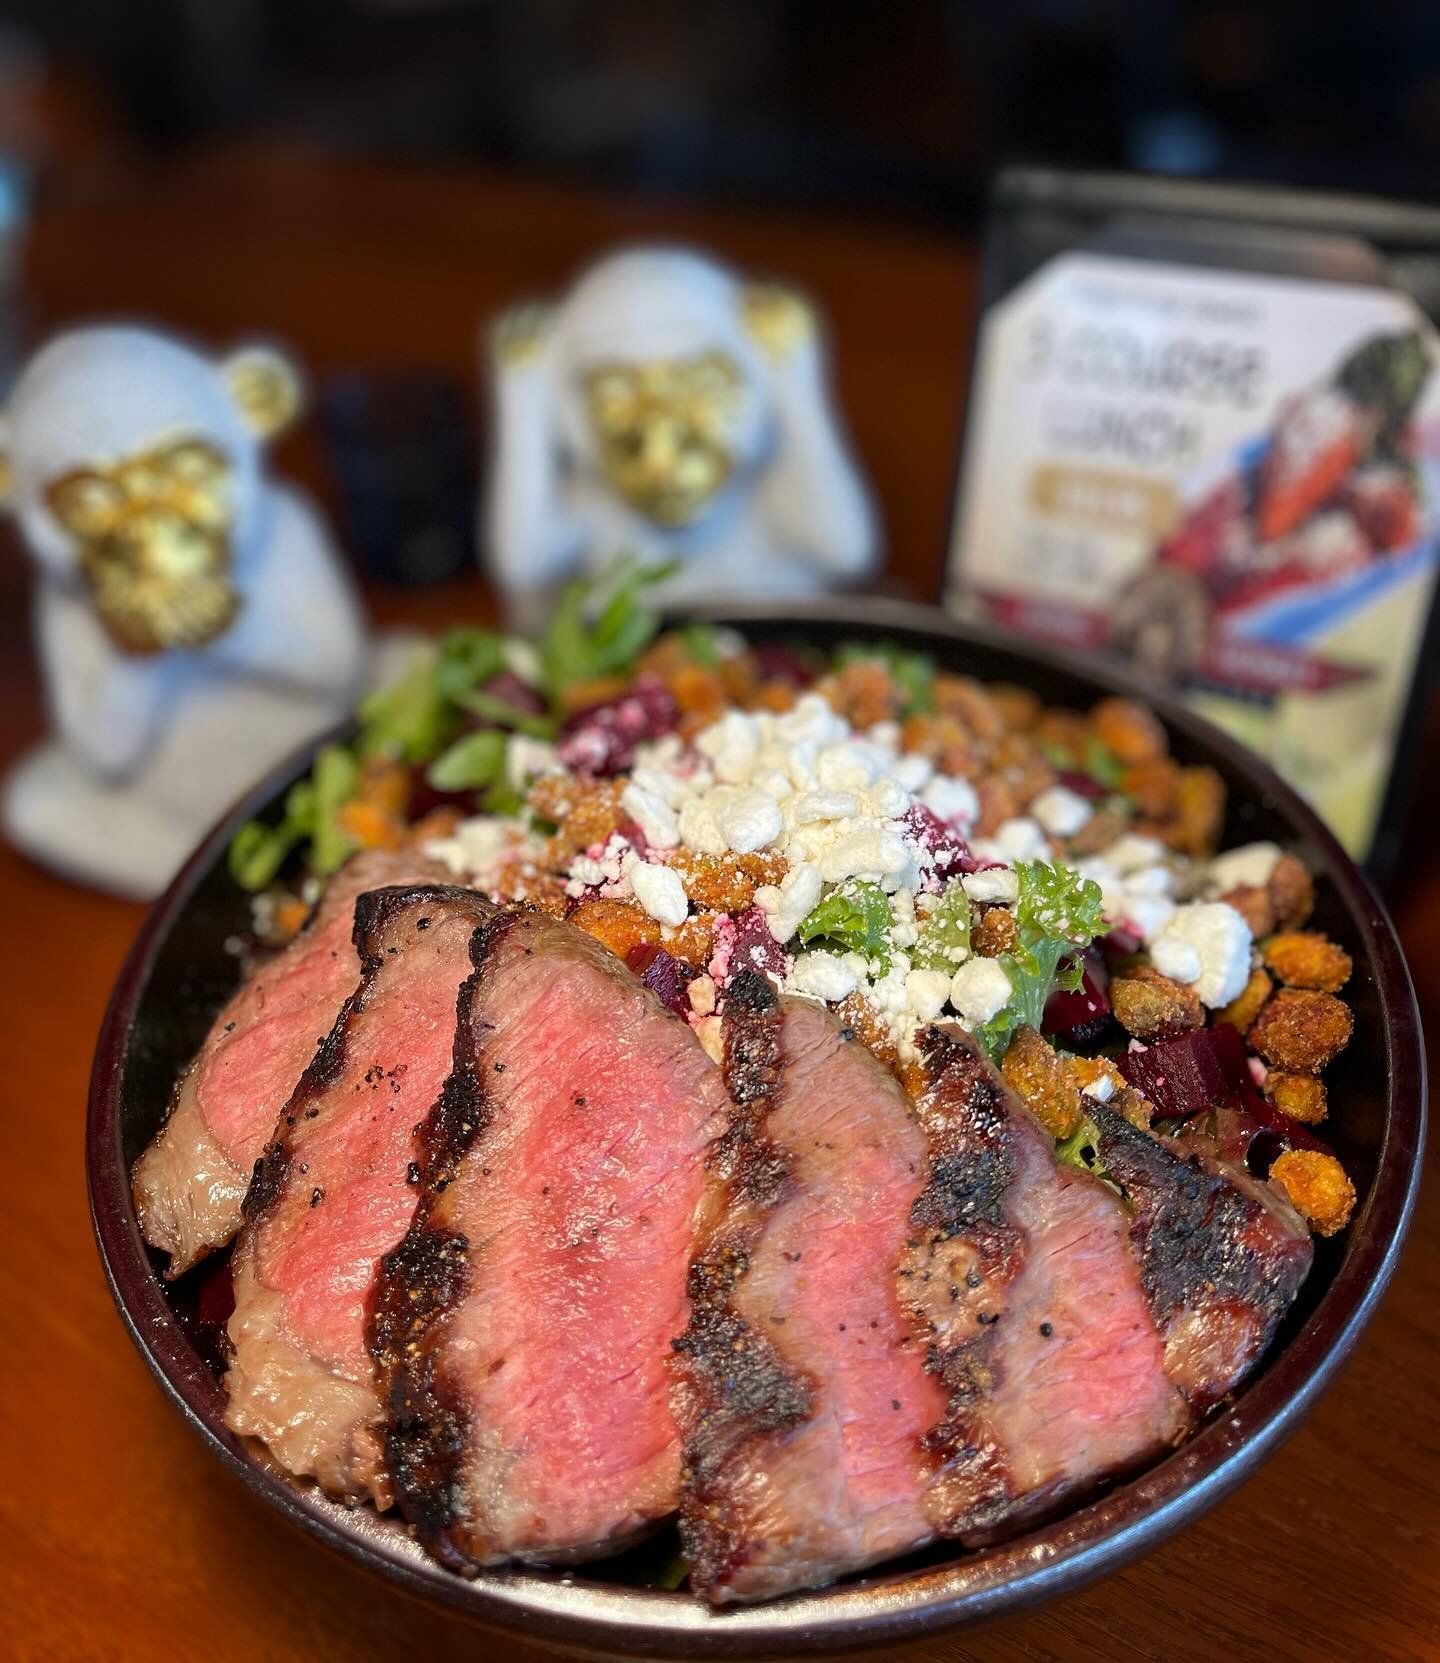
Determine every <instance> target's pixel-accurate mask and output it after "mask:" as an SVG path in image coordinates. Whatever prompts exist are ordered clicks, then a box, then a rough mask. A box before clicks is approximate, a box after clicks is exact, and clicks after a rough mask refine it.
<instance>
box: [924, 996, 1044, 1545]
mask: <svg viewBox="0 0 1440 1663" xmlns="http://www.w3.org/2000/svg"><path fill="white" fill-rule="evenodd" d="M919 1048H920V1054H921V1059H922V1062H923V1065H924V1069H925V1075H926V1080H927V1084H926V1086H925V1089H924V1090H923V1091H922V1092H921V1094H920V1096H919V1098H918V1100H917V1102H916V1110H917V1112H918V1114H919V1117H920V1122H921V1125H922V1126H923V1127H924V1128H925V1131H926V1133H927V1135H928V1137H929V1140H930V1151H931V1155H930V1170H929V1173H928V1175H927V1177H926V1181H925V1186H924V1188H923V1189H922V1190H921V1192H920V1194H919V1195H918V1196H917V1197H916V1200H915V1204H914V1206H913V1208H912V1209H911V1213H910V1223H911V1227H912V1234H911V1235H910V1236H909V1237H908V1238H907V1239H906V1242H905V1248H904V1252H903V1254H902V1256H901V1261H900V1270H899V1275H900V1293H901V1301H902V1303H903V1304H904V1305H905V1307H906V1308H907V1310H909V1312H910V1313H911V1315H912V1317H913V1318H914V1320H915V1322H916V1324H917V1330H918V1332H919V1333H920V1334H921V1335H922V1336H923V1337H924V1338H925V1342H926V1354H925V1366H926V1368H927V1369H928V1370H929V1371H930V1372H931V1373H933V1374H936V1375H938V1376H939V1378H940V1380H941V1382H942V1383H943V1384H944V1386H945V1388H946V1390H947V1392H948V1393H949V1397H948V1401H947V1404H946V1409H945V1417H944V1419H943V1420H942V1421H940V1423H939V1424H938V1425H937V1426H935V1427H934V1428H933V1429H932V1430H931V1432H930V1433H929V1434H928V1435H927V1437H926V1439H925V1447H926V1449H927V1451H928V1452H929V1453H930V1454H931V1456H932V1457H933V1458H934V1461H935V1465H936V1471H937V1474H942V1475H943V1476H941V1477H940V1478H939V1481H938V1482H937V1483H936V1484H935V1485H934V1487H933V1489H932V1492H931V1498H930V1500H931V1505H932V1511H935V1512H936V1513H937V1514H938V1516H936V1517H935V1523H936V1526H937V1528H938V1529H941V1530H943V1531H945V1532H947V1533H950V1534H960V1533H962V1532H964V1531H967V1530H973V1529H984V1528H986V1527H988V1526H989V1525H990V1524H993V1523H994V1522H996V1521H997V1520H999V1519H1000V1518H1001V1517H1002V1516H1003V1515H1004V1514H1005V1512H1006V1511H1007V1510H1008V1509H1009V1507H1010V1506H1011V1504H1012V1502H1013V1501H1014V1499H1015V1497H1014V1494H1013V1487H1012V1485H1011V1482H1010V1475H1009V1470H1008V1464H1007V1461H1006V1457H1005V1452H1004V1450H1003V1449H1002V1448H1001V1447H1000V1445H999V1443H998V1441H997V1440H996V1438H995V1437H994V1435H993V1433H992V1432H991V1430H990V1429H989V1426H988V1424H987V1420H986V1418H985V1416H984V1415H983V1413H982V1412H981V1411H982V1409H983V1406H984V1404H985V1402H986V1400H987V1399H988V1398H989V1397H990V1396H991V1395H992V1394H993V1393H994V1392H995V1391H996V1390H997V1389H998V1388H999V1386H1000V1384H1001V1381H1000V1380H999V1378H998V1363H997V1359H996V1356H995V1353H996V1350H997V1340H998V1333H999V1323H1000V1319H1001V1316H1002V1314H1003V1312H1004V1307H1005V1289H1006V1287H1007V1286H1008V1285H1009V1284H1010V1283H1011V1282H1012V1281H1013V1280H1014V1278H1015V1277H1016V1276H1017V1275H1018V1273H1019V1271H1020V1268H1021V1266H1022V1264H1023V1262H1024V1257H1025V1248H1026V1242H1025V1233H1024V1231H1023V1230H1021V1229H1020V1228H1018V1227H1017V1226H1016V1225H1014V1224H1012V1223H1010V1222H1008V1220H1007V1217H1006V1209H1005V1197H1006V1192H1007V1191H1008V1190H1009V1188H1010V1186H1011V1184H1012V1183H1013V1182H1014V1181H1015V1161H1014V1157H1013V1154H1012V1151H1011V1149H1010V1146H1009V1122H1010V1109H1009V1106H1008V1101H1007V1096H1006V1090H1005V1087H1004V1086H1003V1084H1002V1083H1001V1082H1000V1081H999V1080H998V1079H997V1078H996V1077H995V1075H994V1073H993V1072H992V1070H991V1068H990V1066H989V1064H988V1063H987V1062H986V1060H985V1058H984V1056H983V1055H982V1053H981V1052H980V1050H979V1047H978V1046H977V1045H976V1043H975V1041H974V1040H973V1039H971V1038H970V1036H969V1035H968V1034H966V1033H963V1032H962V1031H960V1030H958V1029H940V1028H927V1029H925V1030H924V1032H923V1033H922V1034H921V1035H920V1036H919Z"/></svg>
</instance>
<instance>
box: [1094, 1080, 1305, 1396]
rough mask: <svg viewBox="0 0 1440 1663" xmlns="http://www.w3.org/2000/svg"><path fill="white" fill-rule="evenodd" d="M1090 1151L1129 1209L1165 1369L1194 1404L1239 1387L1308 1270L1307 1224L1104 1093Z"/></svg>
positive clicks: (1269, 1193) (1254, 1183)
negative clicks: (1145, 1128) (1138, 1121)
mask: <svg viewBox="0 0 1440 1663" xmlns="http://www.w3.org/2000/svg"><path fill="white" fill-rule="evenodd" d="M1090 1113H1091V1119H1092V1121H1093V1122H1094V1124H1095V1129H1096V1132H1097V1134H1098V1143H1097V1150H1096V1152H1097V1154H1098V1155H1099V1157H1100V1160H1101V1162H1102V1163H1103V1165H1104V1167H1105V1169H1106V1171H1107V1172H1108V1173H1109V1176H1110V1177H1111V1179H1112V1180H1113V1181H1114V1182H1115V1183H1116V1184H1118V1185H1119V1186H1120V1188H1121V1189H1122V1190H1123V1191H1124V1192H1125V1199H1126V1200H1127V1201H1128V1202H1129V1204H1130V1208H1131V1219H1130V1238H1131V1241H1132V1242H1133V1244H1134V1248H1135V1252H1136V1255H1137V1257H1138V1258H1139V1261H1140V1267H1141V1283H1142V1286H1143V1287H1144V1290H1145V1297H1146V1299H1147V1300H1148V1301H1149V1305H1150V1313H1151V1315H1152V1317H1153V1318H1154V1321H1155V1325H1156V1327H1157V1328H1158V1329H1159V1331H1160V1333H1161V1335H1162V1336H1163V1338H1164V1342H1165V1368H1166V1372H1167V1373H1168V1374H1169V1376H1170V1378H1171V1380H1173V1381H1174V1383H1175V1385H1176V1386H1178V1387H1179V1389H1180V1390H1181V1391H1182V1392H1183V1393H1184V1394H1185V1397H1186V1398H1187V1400H1188V1401H1189V1402H1190V1403H1191V1404H1192V1405H1194V1407H1195V1408H1197V1409H1204V1408H1207V1407H1208V1406H1209V1405H1210V1404H1212V1403H1214V1402H1216V1401H1217V1400H1218V1399H1219V1398H1221V1397H1223V1396H1224V1395H1225V1393H1226V1392H1228V1391H1231V1390H1232V1389H1233V1388H1234V1387H1235V1386H1237V1385H1238V1384H1239V1383H1240V1381H1241V1379H1242V1378H1243V1377H1244V1375H1245V1374H1246V1373H1247V1372H1248V1371H1249V1369H1250V1367H1251V1365H1252V1364H1253V1363H1254V1362H1255V1361H1256V1359H1257V1358H1258V1357H1259V1356H1260V1354H1261V1353H1262V1352H1263V1351H1264V1350H1265V1348H1266V1347H1267V1346H1268V1345H1269V1344H1270V1341H1271V1339H1272V1338H1273V1337H1274V1334H1275V1329H1276V1327H1277V1326H1278V1324H1279V1322H1280V1319H1281V1317H1282V1316H1284V1314H1285V1312H1286V1311H1287V1310H1289V1308H1290V1304H1291V1301H1292V1300H1293V1299H1294V1298H1295V1295H1296V1294H1297V1293H1298V1292H1299V1291H1300V1284H1301V1283H1302V1282H1303V1281H1304V1280H1305V1277H1306V1276H1307V1275H1308V1273H1309V1270H1310V1262H1311V1243H1310V1232H1309V1231H1308V1230H1307V1229H1306V1228H1305V1225H1304V1223H1303V1221H1302V1220H1301V1218H1300V1216H1299V1215H1298V1214H1297V1213H1296V1212H1295V1211H1294V1209H1293V1208H1292V1207H1291V1206H1290V1205H1289V1204H1288V1203H1287V1202H1286V1201H1285V1200H1284V1199H1283V1198H1281V1197H1280V1196H1278V1195H1276V1194H1275V1192H1274V1191H1273V1190H1272V1189H1271V1188H1270V1187H1269V1186H1268V1185H1267V1184H1262V1183H1260V1182H1259V1181H1258V1180H1257V1179H1255V1178H1252V1177H1251V1176H1250V1174H1249V1173H1248V1172H1246V1171H1244V1170H1243V1168H1240V1167H1237V1166H1232V1165H1230V1164H1228V1163H1226V1162H1222V1161H1218V1160H1212V1159H1210V1158H1209V1157H1208V1156H1206V1155H1201V1154H1197V1153H1194V1152H1191V1151H1187V1150H1186V1149H1185V1147H1184V1145H1183V1144H1181V1143H1176V1142H1173V1141H1171V1140H1168V1139H1164V1138H1156V1137H1152V1136H1150V1134H1149V1133H1147V1132H1142V1131H1140V1130H1139V1129H1138V1128H1137V1127H1134V1126H1132V1125H1131V1124H1130V1123H1129V1121H1127V1120H1125V1119H1124V1118H1123V1117H1122V1116H1121V1115H1118V1114H1116V1113H1115V1111H1114V1110H1113V1109H1110V1108H1106V1107H1105V1106H1104V1105H1103V1104H1097V1105H1095V1106H1094V1107H1093V1108H1092V1110H1091V1112H1090Z"/></svg>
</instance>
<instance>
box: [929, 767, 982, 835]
mask: <svg viewBox="0 0 1440 1663" xmlns="http://www.w3.org/2000/svg"><path fill="white" fill-rule="evenodd" d="M920 801H921V802H922V803H924V805H925V806H926V808H928V809H929V810H930V811H931V813H932V814H936V815H938V816H939V817H940V819H942V820H946V821H951V822H953V823H954V824H956V825H959V826H969V825H971V824H973V823H974V820H975V816H976V815H977V814H979V812H980V799H979V798H978V797H977V796H976V795H975V788H974V786H973V785H971V783H970V782H969V780H959V779H952V778H951V777H950V775H948V774H937V775H936V776H935V778H934V779H932V780H931V781H930V783H929V784H928V785H927V786H926V787H925V788H924V790H923V791H921V793H920Z"/></svg>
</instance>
